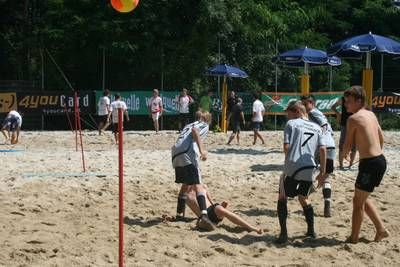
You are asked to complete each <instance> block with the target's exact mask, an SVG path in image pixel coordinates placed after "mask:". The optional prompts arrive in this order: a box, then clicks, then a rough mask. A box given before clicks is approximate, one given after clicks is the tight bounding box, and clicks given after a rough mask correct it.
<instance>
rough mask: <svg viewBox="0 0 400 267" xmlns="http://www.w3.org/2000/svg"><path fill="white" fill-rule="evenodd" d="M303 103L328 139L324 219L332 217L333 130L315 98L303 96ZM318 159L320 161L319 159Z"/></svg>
mask: <svg viewBox="0 0 400 267" xmlns="http://www.w3.org/2000/svg"><path fill="white" fill-rule="evenodd" d="M301 101H302V103H303V105H304V106H305V108H306V111H307V114H308V119H309V120H310V121H312V122H315V123H316V124H318V125H319V126H320V127H321V129H322V134H323V137H324V138H325V139H326V140H325V144H326V178H325V181H324V184H323V186H322V195H323V198H324V217H331V203H332V201H331V197H332V184H331V180H330V176H331V175H332V173H333V171H334V162H335V157H336V152H335V140H334V139H333V130H332V127H331V125H330V123H329V121H328V119H327V118H326V117H325V115H324V114H323V113H322V112H321V111H320V110H319V109H317V108H316V106H315V98H314V96H312V95H306V96H302V97H301ZM316 159H317V160H318V157H317V158H316Z"/></svg>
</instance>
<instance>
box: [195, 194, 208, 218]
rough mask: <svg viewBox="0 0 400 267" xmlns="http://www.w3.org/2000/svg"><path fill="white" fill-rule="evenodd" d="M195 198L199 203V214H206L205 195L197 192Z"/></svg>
mask: <svg viewBox="0 0 400 267" xmlns="http://www.w3.org/2000/svg"><path fill="white" fill-rule="evenodd" d="M196 198H197V203H198V204H199V208H200V211H201V215H204V214H205V215H207V205H206V197H205V196H204V195H202V194H198V195H197V197H196Z"/></svg>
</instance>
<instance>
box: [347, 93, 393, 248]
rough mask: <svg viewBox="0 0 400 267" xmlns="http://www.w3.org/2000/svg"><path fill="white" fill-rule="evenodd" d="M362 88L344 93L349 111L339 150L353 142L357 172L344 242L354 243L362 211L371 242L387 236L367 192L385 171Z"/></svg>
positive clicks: (374, 122)
mask: <svg viewBox="0 0 400 267" xmlns="http://www.w3.org/2000/svg"><path fill="white" fill-rule="evenodd" d="M365 95H366V94H365V91H364V89H363V88H362V87H361V86H352V87H351V88H350V89H347V90H346V91H345V92H344V98H345V104H346V108H347V110H348V111H349V112H351V113H353V115H351V116H350V117H349V119H348V120H347V135H346V141H345V144H344V149H343V153H344V156H345V158H347V157H348V154H349V153H350V151H351V149H352V147H353V145H354V144H355V145H356V147H357V150H358V153H359V155H360V162H359V165H358V175H357V179H356V182H355V190H354V197H353V215H352V226H351V235H350V237H349V238H348V239H347V241H349V242H351V243H357V242H358V238H359V235H360V230H361V224H362V221H363V217H364V212H365V213H366V214H367V215H368V217H369V218H370V219H371V221H372V222H373V224H374V226H375V229H376V235H375V241H377V242H378V241H381V240H382V239H384V238H386V237H388V236H389V232H388V231H387V230H386V229H385V227H384V225H383V221H382V219H381V217H380V216H379V214H378V210H377V209H376V207H375V205H374V204H373V202H372V200H371V198H369V196H370V194H371V193H372V192H373V191H374V189H375V187H377V186H379V184H380V183H381V181H382V178H383V175H384V174H385V171H386V167H387V166H386V159H385V157H384V156H383V153H382V148H383V142H384V140H383V133H382V129H381V127H380V126H379V123H378V120H377V118H376V116H375V114H374V113H373V112H371V111H369V110H367V109H366V108H365V99H366V97H365Z"/></svg>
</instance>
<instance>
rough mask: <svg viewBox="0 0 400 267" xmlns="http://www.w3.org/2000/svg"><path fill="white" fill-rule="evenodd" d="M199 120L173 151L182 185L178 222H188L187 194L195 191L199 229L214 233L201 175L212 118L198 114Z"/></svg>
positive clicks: (179, 181) (179, 196)
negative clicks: (205, 140)
mask: <svg viewBox="0 0 400 267" xmlns="http://www.w3.org/2000/svg"><path fill="white" fill-rule="evenodd" d="M196 119H197V120H196V121H195V122H193V123H190V124H188V125H186V126H185V127H184V128H183V130H182V131H181V133H180V134H179V137H178V139H177V140H176V142H175V144H174V145H173V146H172V149H171V156H172V166H173V167H174V169H175V183H179V184H182V186H181V189H180V191H179V195H178V202H177V208H176V219H177V220H184V217H185V207H186V199H187V194H188V192H189V190H190V189H191V188H193V190H194V191H195V192H196V199H197V203H198V205H199V208H200V211H201V212H200V220H199V224H198V225H199V228H202V229H205V230H208V231H211V230H213V229H214V225H213V223H212V222H211V221H210V219H209V218H208V214H207V205H206V190H205V189H204V187H203V185H202V179H201V172H200V160H206V159H207V151H206V150H205V147H204V144H203V140H204V139H205V138H206V136H207V134H208V130H209V124H210V122H211V115H210V113H208V112H202V111H197V112H196Z"/></svg>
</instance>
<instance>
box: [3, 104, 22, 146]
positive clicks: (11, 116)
mask: <svg viewBox="0 0 400 267" xmlns="http://www.w3.org/2000/svg"><path fill="white" fill-rule="evenodd" d="M21 126H22V117H21V114H19V113H18V112H17V111H15V110H11V111H10V112H9V113H8V114H7V116H6V118H5V119H4V122H3V125H2V126H1V132H2V133H3V135H4V138H5V139H6V140H5V142H6V143H7V141H8V140H10V142H11V144H17V143H18V141H19V133H20V130H21Z"/></svg>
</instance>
